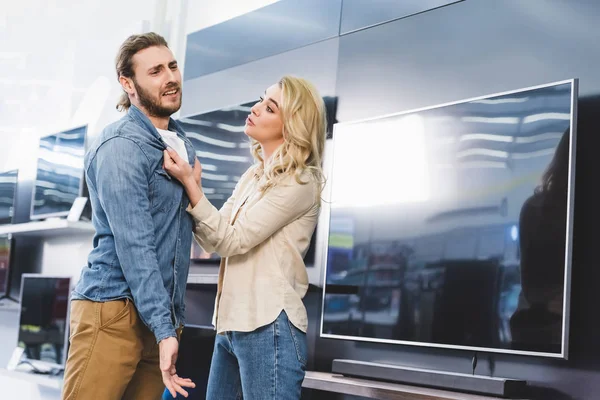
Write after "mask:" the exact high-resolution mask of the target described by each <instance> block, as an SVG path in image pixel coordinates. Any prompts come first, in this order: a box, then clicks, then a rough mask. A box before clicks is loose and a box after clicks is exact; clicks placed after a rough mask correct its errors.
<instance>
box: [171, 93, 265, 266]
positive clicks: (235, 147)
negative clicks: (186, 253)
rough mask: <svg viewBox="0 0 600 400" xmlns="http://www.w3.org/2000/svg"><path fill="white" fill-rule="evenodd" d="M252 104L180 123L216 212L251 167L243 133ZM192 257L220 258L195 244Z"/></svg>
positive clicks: (183, 119) (248, 147) (247, 145)
mask: <svg viewBox="0 0 600 400" xmlns="http://www.w3.org/2000/svg"><path fill="white" fill-rule="evenodd" d="M253 105H254V103H253V102H252V103H244V104H241V105H239V106H235V107H228V108H224V109H221V110H217V111H211V112H208V113H204V114H198V115H193V116H190V117H186V118H181V119H180V120H179V123H180V124H181V126H182V127H183V129H184V130H185V133H186V135H187V137H188V138H189V139H190V141H191V142H192V145H194V149H195V150H196V156H197V157H198V160H199V161H200V163H201V164H202V183H201V184H202V190H203V192H204V195H205V196H206V198H207V199H208V200H210V202H211V203H212V204H213V205H214V206H215V207H216V208H217V209H219V208H221V207H222V206H223V204H224V203H225V201H227V199H228V198H229V197H230V196H231V194H232V193H233V189H234V188H235V185H236V184H237V182H238V181H239V179H240V177H241V176H242V175H243V173H244V172H246V170H247V169H248V168H249V167H250V166H251V165H252V164H253V159H252V155H251V154H250V140H249V139H248V137H247V136H246V134H245V133H244V128H245V126H246V117H248V115H249V114H250V108H251V107H252V106H253ZM191 258H192V260H219V259H220V257H219V256H218V255H217V254H216V253H208V252H206V251H204V249H203V248H202V247H200V246H199V245H198V244H197V243H196V242H195V241H193V243H192V254H191Z"/></svg>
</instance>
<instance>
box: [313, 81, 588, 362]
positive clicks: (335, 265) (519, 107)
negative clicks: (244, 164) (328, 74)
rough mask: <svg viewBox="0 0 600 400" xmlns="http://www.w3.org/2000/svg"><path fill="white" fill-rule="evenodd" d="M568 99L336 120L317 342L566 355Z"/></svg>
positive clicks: (507, 96) (536, 98)
mask: <svg viewBox="0 0 600 400" xmlns="http://www.w3.org/2000/svg"><path fill="white" fill-rule="evenodd" d="M577 96H578V86H577V80H576V79H574V80H567V81H561V82H554V83H550V84H546V85H541V86H535V87H530V88H525V89H520V90H514V91H510V92H503V93H499V94H493V95H489V96H483V97H478V98H473V99H468V100H463V101H457V102H454V103H449V104H443V105H438V106H434V107H428V108H422V109H418V110H412V111H407V112H401V113H397V114H393V115H385V116H381V117H377V118H371V119H367V120H361V121H354V122H344V123H340V124H336V126H335V128H334V135H333V167H332V172H331V176H329V180H330V190H331V193H330V196H331V197H330V198H331V204H330V206H329V211H330V218H329V226H328V229H327V232H328V235H325V236H327V237H326V238H325V242H324V243H322V245H323V246H324V248H326V249H327V251H324V252H323V253H324V256H323V257H324V260H323V263H324V265H325V282H324V294H323V313H322V320H321V335H322V336H323V337H328V338H338V339H348V340H357V341H371V342H382V343H394V344H401V345H414V346H429V347H438V348H452V349H468V350H475V351H478V350H481V351H486V352H498V353H513V354H524V355H537V356H544V357H556V358H567V357H568V339H569V333H568V328H569V294H570V272H571V248H572V246H571V243H572V226H573V210H574V208H573V201H574V194H575V191H574V182H575V179H574V176H575V137H576V132H575V127H576V105H577Z"/></svg>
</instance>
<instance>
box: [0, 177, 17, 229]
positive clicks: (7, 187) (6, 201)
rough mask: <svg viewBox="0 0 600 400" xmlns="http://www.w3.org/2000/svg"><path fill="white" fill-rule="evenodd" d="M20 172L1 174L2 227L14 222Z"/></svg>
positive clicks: (0, 219) (0, 206)
mask: <svg viewBox="0 0 600 400" xmlns="http://www.w3.org/2000/svg"><path fill="white" fill-rule="evenodd" d="M17 178H18V171H17V170H12V171H5V172H0V225H2V224H10V223H12V221H13V216H14V210H15V196H16V193H17Z"/></svg>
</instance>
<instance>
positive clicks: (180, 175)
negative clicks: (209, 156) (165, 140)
mask: <svg viewBox="0 0 600 400" xmlns="http://www.w3.org/2000/svg"><path fill="white" fill-rule="evenodd" d="M196 164H198V165H199V162H198V160H197V159H196ZM163 168H164V169H165V171H167V172H168V173H169V175H171V176H172V177H173V178H175V179H177V180H178V181H179V182H181V183H182V184H184V185H186V184H189V183H190V182H192V181H193V182H196V181H197V179H196V176H195V175H198V173H197V172H198V167H197V166H194V168H192V167H191V166H190V164H189V163H188V162H187V160H184V159H183V158H181V157H180V156H179V154H177V152H176V151H175V150H173V149H172V148H170V147H168V148H167V150H165V151H164V161H163ZM200 171H201V170H200ZM198 180H199V179H198ZM196 184H198V183H197V182H196Z"/></svg>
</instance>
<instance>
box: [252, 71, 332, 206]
mask: <svg viewBox="0 0 600 400" xmlns="http://www.w3.org/2000/svg"><path fill="white" fill-rule="evenodd" d="M279 87H280V88H281V100H282V104H281V105H280V110H281V113H282V118H283V139H284V142H283V144H282V145H281V146H280V147H279V148H278V149H277V150H276V151H275V152H274V153H273V155H272V156H271V159H270V160H269V162H268V163H267V164H266V165H265V163H264V158H263V155H262V148H261V146H260V143H258V142H257V141H256V140H254V139H251V151H252V155H253V157H254V159H255V160H256V163H257V165H256V175H257V176H262V177H263V178H264V179H265V183H264V184H263V185H262V186H261V190H263V191H265V190H267V189H268V188H270V187H272V186H274V185H276V184H277V183H278V182H279V181H280V180H282V179H284V178H286V177H289V176H294V177H295V178H296V181H297V182H298V183H300V184H307V183H309V182H308V181H302V175H303V174H304V173H305V172H308V173H309V174H310V175H312V177H313V178H314V180H315V181H316V182H317V183H319V190H317V198H318V199H320V197H321V191H322V189H323V185H324V183H325V176H324V174H323V169H322V166H321V161H322V158H323V149H324V148H325V136H326V131H327V114H326V111H325V102H324V101H323V98H322V97H321V95H320V94H319V92H318V90H317V89H316V87H315V86H314V85H313V84H312V83H310V82H309V81H307V80H306V79H303V78H298V77H294V76H289V75H286V76H284V77H283V78H281V80H280V81H279Z"/></svg>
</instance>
